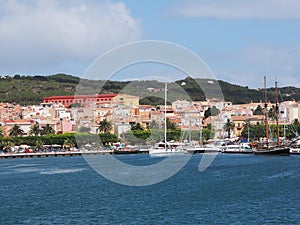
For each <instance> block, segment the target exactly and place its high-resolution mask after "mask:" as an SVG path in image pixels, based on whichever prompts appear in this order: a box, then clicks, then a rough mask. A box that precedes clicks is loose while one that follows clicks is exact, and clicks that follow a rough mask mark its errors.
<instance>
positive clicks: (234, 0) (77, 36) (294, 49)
mask: <svg viewBox="0 0 300 225" xmlns="http://www.w3.org/2000/svg"><path fill="white" fill-rule="evenodd" d="M299 12H300V1H297V0H252V1H249V0H247V1H241V0H198V1H193V0H186V1H177V0H173V1H170V0H164V1H138V0H123V1H109V0H106V1H96V0H95V1H94V0H86V1H79V0H76V1H59V0H52V1H47V0H44V1H38V0H29V1H18V0H13V1H2V2H1V5H0V33H1V35H0V68H1V71H0V73H1V74H5V75H6V74H7V75H14V74H24V75H26V74H31V75H35V74H40V75H48V74H55V73H59V72H63V73H67V74H73V75H76V76H82V75H83V74H84V71H85V70H86V68H87V67H88V66H89V65H90V64H91V63H92V62H93V61H94V60H95V59H96V58H97V57H99V56H101V55H102V54H104V53H105V52H106V51H108V50H110V49H111V48H114V47H116V46H118V45H120V44H124V43H127V42H132V41H139V40H148V39H150V40H163V41H169V42H174V43H176V44H179V45H181V46H183V47H186V48H188V49H190V50H191V51H193V52H195V53H196V54H197V55H199V56H200V57H201V58H202V59H203V60H204V61H205V62H206V63H207V64H208V66H209V67H210V69H211V70H212V71H213V72H214V75H215V77H216V78H217V79H221V80H225V81H228V82H231V83H236V84H240V85H244V86H249V87H253V88H255V87H262V85H263V75H265V74H266V75H267V76H268V78H269V84H268V85H269V86H271V85H272V84H273V82H274V77H275V76H276V77H277V79H278V81H279V84H280V86H297V87H300V63H299V62H300V14H299ZM147 72H148V73H149V74H148V75H153V74H154V75H155V74H159V73H164V74H165V76H170V77H175V78H176V79H177V78H180V76H185V75H184V74H180V73H179V72H178V76H173V75H174V73H175V72H174V70H172V69H170V68H168V67H164V66H159V65H151V66H149V64H147V65H145V66H140V67H134V68H132V69H130V68H128V69H126V70H124V71H123V72H121V73H120V75H119V77H118V76H116V79H126V78H127V77H130V76H131V74H133V73H135V75H136V74H138V73H141V74H143V75H145V74H147ZM125 74H126V75H125ZM132 76H134V75H132Z"/></svg>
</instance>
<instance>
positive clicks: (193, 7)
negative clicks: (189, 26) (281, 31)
mask: <svg viewBox="0 0 300 225" xmlns="http://www.w3.org/2000/svg"><path fill="white" fill-rule="evenodd" d="M173 10H174V11H175V12H176V13H178V14H179V15H182V16H186V17H209V18H219V19H300V13H299V12H300V1H299V0H252V1H249V0H247V1H243V0H190V1H184V3H179V5H177V6H176V7H174V8H173Z"/></svg>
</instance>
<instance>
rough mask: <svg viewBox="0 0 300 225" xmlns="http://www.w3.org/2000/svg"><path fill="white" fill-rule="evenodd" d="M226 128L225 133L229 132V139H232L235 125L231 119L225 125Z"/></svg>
mask: <svg viewBox="0 0 300 225" xmlns="http://www.w3.org/2000/svg"><path fill="white" fill-rule="evenodd" d="M224 128H225V131H226V132H227V137H228V138H230V131H231V130H233V128H234V123H233V122H232V121H231V120H230V119H227V122H226V123H225V125H224Z"/></svg>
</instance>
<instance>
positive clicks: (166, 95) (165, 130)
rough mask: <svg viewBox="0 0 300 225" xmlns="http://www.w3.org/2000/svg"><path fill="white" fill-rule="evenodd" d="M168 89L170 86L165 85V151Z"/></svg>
mask: <svg viewBox="0 0 300 225" xmlns="http://www.w3.org/2000/svg"><path fill="white" fill-rule="evenodd" d="M167 88H168V84H167V83H165V149H167Z"/></svg>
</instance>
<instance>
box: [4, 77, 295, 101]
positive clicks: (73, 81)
mask: <svg viewBox="0 0 300 225" xmlns="http://www.w3.org/2000/svg"><path fill="white" fill-rule="evenodd" d="M198 84H200V85H201V86H202V87H204V88H207V87H208V89H207V90H204V91H206V93H207V91H211V93H212V95H213V93H214V92H215V91H216V90H217V89H216V88H217V87H218V84H219V85H220V87H221V89H222V92H223V94H224V97H225V100H227V101H231V102H233V103H248V102H250V101H254V102H258V101H261V100H262V98H263V90H261V89H257V90H254V89H249V88H248V87H243V86H239V85H233V84H230V83H228V82H224V81H221V80H219V81H218V83H217V82H215V81H211V80H209V79H198V80H197V82H196V81H195V80H193V79H192V78H190V77H187V78H186V79H184V80H178V81H176V82H174V83H169V84H168V100H169V101H170V102H172V101H174V100H177V99H188V98H189V96H190V97H191V99H192V100H205V95H204V93H203V90H202V89H201V88H200V87H199V85H198ZM101 87H102V88H101ZM164 88H165V84H164V83H161V82H158V81H155V80H152V81H150V80H147V81H131V82H129V81H127V82H120V81H106V82H105V81H101V80H86V79H80V78H79V77H75V76H71V75H66V74H55V75H50V76H20V75H15V76H14V77H2V78H1V79H0V101H1V102H10V103H19V104H21V105H29V104H39V103H40V102H41V101H42V98H43V97H46V96H55V95H74V94H96V93H127V94H131V95H136V96H139V97H141V103H142V104H163V101H164V100H163V96H164ZM280 94H281V95H280V98H279V99H280V100H281V101H282V100H291V99H294V100H296V101H299V100H300V89H299V88H295V87H283V88H280ZM268 98H269V99H270V100H271V101H274V100H275V89H274V88H269V89H268Z"/></svg>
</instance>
